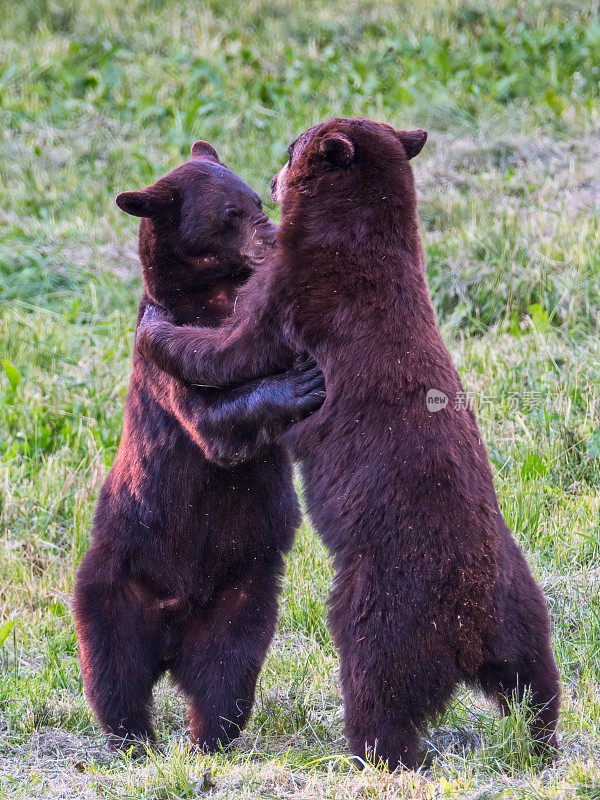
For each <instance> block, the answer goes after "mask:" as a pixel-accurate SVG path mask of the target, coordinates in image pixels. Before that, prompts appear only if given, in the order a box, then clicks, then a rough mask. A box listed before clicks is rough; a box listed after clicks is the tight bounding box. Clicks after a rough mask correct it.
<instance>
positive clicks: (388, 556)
mask: <svg viewBox="0 0 600 800" xmlns="http://www.w3.org/2000/svg"><path fill="white" fill-rule="evenodd" d="M425 140H426V133H425V132H424V131H401V130H395V129H394V128H392V127H391V126H389V125H384V124H381V123H377V122H374V121H372V120H368V119H362V118H359V119H334V120H330V121H328V122H325V123H323V124H320V125H317V126H315V127H314V128H311V129H310V130H308V131H306V132H305V133H304V134H302V135H301V136H300V137H299V138H298V139H297V141H296V142H295V143H294V144H293V145H292V146H291V147H290V150H289V153H290V158H289V161H288V163H287V164H286V166H285V167H284V168H283V169H282V170H281V171H280V172H279V173H278V175H277V176H276V177H275V178H274V180H273V183H272V193H273V197H274V199H276V200H280V201H282V204H283V205H282V222H281V227H280V230H279V235H278V236H279V242H280V249H279V251H277V252H276V253H275V254H273V256H271V257H270V259H269V260H268V261H267V262H266V263H265V264H264V266H262V267H261V269H260V270H257V272H256V273H255V274H254V275H253V277H252V278H251V279H250V281H249V282H248V284H247V286H246V287H245V290H244V293H243V298H242V302H241V303H240V304H238V309H237V312H236V313H235V314H234V315H233V316H232V317H231V318H230V319H229V320H228V321H227V322H226V323H225V325H224V326H223V328H222V329H220V330H208V329H206V328H205V329H201V328H182V327H178V326H176V325H173V324H170V323H169V322H168V321H165V320H164V318H163V317H162V315H161V314H160V312H159V311H157V310H153V309H148V311H147V313H146V316H145V319H144V320H143V321H142V323H141V325H140V328H139V329H138V347H139V349H140V351H141V352H142V353H144V355H145V356H146V357H147V358H149V359H150V360H152V361H154V363H156V364H157V365H158V366H160V367H161V368H162V369H164V370H166V371H167V372H169V373H170V374H172V375H176V376H178V377H179V378H181V379H183V380H187V381H192V382H197V381H206V382H210V383H213V384H214V385H221V386H226V385H231V384H234V383H235V382H239V381H246V380H251V379H252V378H254V377H256V376H257V375H259V374H261V373H262V372H264V371H265V370H276V369H277V368H278V366H280V364H281V362H280V361H279V359H280V358H281V352H282V348H284V351H283V352H286V349H289V350H297V351H299V352H304V351H306V352H308V353H310V354H311V355H312V356H313V357H314V358H315V360H316V361H317V363H318V364H319V366H320V367H321V369H322V370H323V372H324V375H325V380H326V384H327V399H326V401H325V404H324V405H323V407H322V408H321V409H320V410H319V411H318V412H317V413H316V414H314V415H313V416H311V417H309V418H308V419H307V420H305V421H304V422H302V423H300V424H299V425H298V426H296V427H295V428H294V429H292V430H290V431H289V433H288V434H287V436H286V440H287V441H288V442H289V443H290V445H291V447H292V452H293V454H294V456H295V457H296V458H298V459H299V460H300V463H301V471H302V477H303V485H304V492H305V499H306V504H307V508H308V512H309V514H310V516H311V519H312V521H313V523H314V526H315V528H316V530H317V531H318V533H319V534H320V535H321V536H322V537H323V539H324V541H325V543H326V545H327V546H328V548H329V549H330V551H331V552H332V554H333V557H334V566H335V571H336V575H335V581H334V586H333V589H332V592H331V596H330V598H329V623H330V627H331V631H332V634H333V638H334V641H335V643H336V645H337V647H338V649H339V653H340V662H341V681H342V689H343V694H344V701H345V707H346V714H345V724H346V733H347V737H348V740H349V743H350V747H351V749H352V751H353V752H354V753H355V754H356V755H357V756H359V757H360V758H365V757H366V758H367V759H369V760H372V761H374V762H376V763H377V762H379V761H381V762H383V763H384V764H386V765H387V766H388V767H389V768H390V769H394V768H395V767H397V766H399V765H403V766H406V767H412V768H416V767H418V766H419V765H420V764H422V763H423V753H422V751H421V747H420V741H419V733H420V731H422V730H423V729H424V728H425V725H426V723H427V722H428V720H430V719H432V718H433V717H435V715H436V714H437V713H439V712H441V711H443V709H444V708H445V706H446V705H447V703H448V701H449V700H450V698H451V696H452V694H453V692H454V690H455V689H456V687H457V685H458V684H459V683H460V682H465V683H467V684H469V685H474V686H479V687H480V688H482V689H483V691H484V692H486V693H487V694H488V695H489V696H491V697H493V698H494V699H495V700H496V701H497V703H498V705H499V707H500V709H501V710H502V711H503V712H506V711H507V710H508V708H509V706H508V704H507V700H510V699H511V698H512V697H513V696H516V697H522V696H523V694H524V692H525V691H526V690H528V696H529V699H530V703H531V709H532V721H531V733H532V735H533V737H534V738H535V741H536V743H537V747H538V749H539V750H540V752H541V753H544V754H546V753H551V752H552V750H553V749H554V748H555V746H556V735H555V729H556V724H557V719H558V709H559V695H560V688H559V680H558V674H557V670H556V665H555V662H554V657H553V654H552V650H551V647H550V622H549V618H548V611H547V607H546V603H545V600H544V597H543V595H542V592H541V591H540V589H539V587H538V586H537V584H536V582H535V580H534V579H533V577H532V575H531V572H530V571H529V568H528V566H527V562H526V561H525V558H524V556H523V554H522V552H521V550H520V549H519V547H518V545H517V544H516V542H515V540H514V539H513V537H512V536H511V533H510V531H509V529H508V527H507V525H506V523H505V521H504V519H503V518H502V514H501V512H500V509H499V507H498V502H497V499H496V494H495V491H494V485H493V480H492V474H491V470H490V466H489V463H488V459H487V455H486V452H485V447H484V445H483V443H482V440H481V435H480V433H479V430H478V427H477V423H476V420H475V415H474V413H473V412H472V411H471V409H469V408H463V407H462V406H461V404H459V403H455V399H456V398H457V396H458V395H459V393H461V392H462V391H463V389H462V386H461V382H460V379H459V376H458V373H457V372H456V369H455V368H454V366H453V364H452V360H451V358H450V355H449V353H448V351H447V350H446V348H445V346H444V343H443V341H442V338H441V336H440V333H439V330H438V327H437V324H436V320H435V314H434V311H433V307H432V304H431V299H430V296H429V291H428V287H427V283H426V279H425V269H424V258H423V250H422V246H421V240H420V236H419V231H418V224H417V208H416V206H417V203H416V192H415V185H414V177H413V173H412V169H411V166H410V163H409V162H410V159H412V158H413V157H414V156H416V155H417V154H418V153H419V152H420V150H421V148H422V147H423V145H424V143H425ZM431 389H435V390H438V391H441V392H443V393H444V394H446V395H447V397H448V398H449V403H448V404H447V406H446V407H445V408H444V409H442V410H439V411H435V412H432V411H430V410H429V409H428V407H427V394H428V392H429V390H431Z"/></svg>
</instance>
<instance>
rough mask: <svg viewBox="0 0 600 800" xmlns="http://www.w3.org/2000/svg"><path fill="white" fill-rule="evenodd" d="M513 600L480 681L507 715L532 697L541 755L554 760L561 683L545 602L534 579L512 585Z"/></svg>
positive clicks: (534, 731) (534, 734) (534, 730)
mask: <svg viewBox="0 0 600 800" xmlns="http://www.w3.org/2000/svg"><path fill="white" fill-rule="evenodd" d="M512 595H513V596H511V598H510V600H509V602H508V603H507V608H506V610H505V613H504V619H503V623H502V629H501V631H500V632H499V634H498V635H497V636H495V637H490V638H491V639H492V641H493V642H494V644H493V649H492V652H491V653H489V654H487V657H486V660H485V663H484V664H483V666H482V668H481V669H480V671H479V675H478V679H479V682H480V684H481V686H482V688H483V691H484V692H485V693H486V694H487V695H489V696H490V697H492V698H493V699H494V700H495V701H496V702H497V703H498V706H499V708H500V711H501V712H502V713H503V714H509V713H510V710H511V709H510V701H511V700H517V701H522V700H523V698H524V697H525V695H526V694H527V696H528V701H529V706H530V708H531V711H532V714H533V716H532V719H531V722H530V730H531V735H532V737H533V739H534V740H535V742H536V750H537V751H538V753H539V754H540V755H542V756H545V757H546V756H547V757H549V756H552V754H553V753H554V752H555V751H556V749H557V747H558V742H557V738H556V725H557V722H558V714H559V706H560V680H559V674H558V670H557V668H556V663H555V660H554V655H553V653H552V648H551V644H550V623H549V619H548V611H547V607H546V602H545V600H544V597H543V595H542V593H541V591H540V589H539V588H538V587H537V585H536V584H535V583H534V581H533V578H532V577H531V576H529V575H526V577H525V579H524V580H523V581H522V583H521V584H518V583H515V584H513V587H512Z"/></svg>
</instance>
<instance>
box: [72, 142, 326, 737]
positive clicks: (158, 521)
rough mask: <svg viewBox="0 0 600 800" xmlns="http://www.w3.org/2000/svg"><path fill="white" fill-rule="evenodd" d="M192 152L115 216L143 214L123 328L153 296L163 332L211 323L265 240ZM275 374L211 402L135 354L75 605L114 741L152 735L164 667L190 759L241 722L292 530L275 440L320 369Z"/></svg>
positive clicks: (228, 307) (259, 218) (198, 149)
mask: <svg viewBox="0 0 600 800" xmlns="http://www.w3.org/2000/svg"><path fill="white" fill-rule="evenodd" d="M192 154H193V156H194V158H193V160H191V161H189V162H188V163H186V164H184V165H183V166H181V167H179V168H178V169H176V170H174V171H173V172H171V173H170V174H169V175H167V176H165V177H164V178H161V179H160V180H159V181H158V182H157V183H155V184H154V185H153V186H150V187H149V188H147V189H144V190H142V191H138V192H124V193H122V194H120V195H119V196H118V197H117V205H118V206H119V207H120V208H122V209H123V210H124V211H127V212H128V213H130V214H134V215H136V216H139V217H142V220H141V224H140V236H139V250H140V256H141V261H142V270H143V278H144V286H145V296H144V299H143V300H142V303H141V305H140V313H139V317H141V316H142V314H143V311H144V308H145V306H146V304H147V302H149V301H151V302H152V303H154V304H156V305H158V306H160V307H161V308H162V309H164V310H165V311H167V312H168V313H169V314H170V315H172V318H173V319H174V321H175V322H177V323H179V324H182V323H186V324H190V323H192V324H203V325H216V324H218V323H219V322H220V321H221V320H222V319H223V318H224V317H225V316H226V315H227V314H229V313H230V312H231V311H232V309H233V306H234V302H235V297H236V295H237V292H238V290H239V288H240V286H241V284H242V282H243V281H244V280H245V279H246V278H247V277H248V275H249V274H250V272H251V270H252V268H253V265H254V264H255V263H256V261H257V260H260V259H262V258H264V257H265V255H266V254H267V253H268V252H269V251H270V250H272V249H273V247H274V243H275V230H276V229H275V226H273V225H272V224H271V223H270V222H269V221H268V218H267V216H266V215H265V214H264V213H263V211H262V208H261V204H260V199H259V197H258V195H257V194H256V193H255V192H253V191H252V190H251V189H250V188H249V187H248V186H247V185H246V184H245V183H243V182H242V181H241V180H240V179H239V178H238V177H237V176H236V175H234V174H233V173H232V172H230V171H229V170H228V169H226V168H225V167H224V166H223V165H222V164H220V162H219V160H218V157H217V154H216V153H215V151H214V149H213V148H212V147H211V146H210V145H208V144H206V143H202V142H198V143H196V145H194V147H193V148H192ZM139 317H138V319H139ZM290 365H291V362H288V363H286V364H283V362H282V363H281V367H278V370H277V372H280V374H278V375H274V376H272V377H268V378H265V379H260V380H257V381H254V382H253V383H250V384H248V385H245V386H239V387H238V388H232V389H228V390H226V391H220V390H217V389H214V388H207V387H204V388H202V387H193V386H187V385H184V384H182V383H180V382H179V381H176V380H174V379H173V378H170V377H169V376H168V375H165V374H164V373H162V372H161V371H160V370H159V369H157V368H156V367H155V366H154V365H153V364H151V363H149V362H147V361H146V360H144V359H143V358H142V356H140V355H139V354H138V353H137V352H136V353H134V356H133V372H132V375H131V382H130V385H129V392H128V395H127V402H126V406H125V420H124V425H123V433H122V438H121V443H120V447H119V451H118V453H117V456H116V459H115V463H114V465H113V468H112V469H111V471H110V474H109V476H108V478H107V480H106V482H105V484H104V486H103V487H102V491H101V493H100V498H99V500H98V505H97V508H96V515H95V521H94V530H93V534H92V536H93V541H92V546H91V548H90V549H89V550H88V552H87V553H86V555H85V557H84V559H83V562H82V564H81V567H80V568H79V571H78V573H77V578H76V582H75V587H74V603H73V606H74V615H75V621H76V627H77V635H78V639H79V648H80V655H81V666H82V672H83V679H84V685H85V690H86V695H87V697H88V699H89V702H90V704H91V706H92V708H93V710H94V711H95V713H96V714H97V716H98V719H99V720H100V722H101V724H102V726H103V727H104V728H105V730H106V731H107V732H108V733H109V734H110V741H111V743H112V744H113V745H115V746H129V745H130V744H131V742H132V740H140V739H141V740H149V741H153V740H154V738H155V734H154V730H153V727H152V723H151V717H150V704H151V696H152V687H153V684H154V683H155V682H156V680H157V679H158V677H159V676H160V675H161V674H162V673H163V672H164V671H165V670H169V671H170V673H171V676H172V677H173V679H174V680H175V682H176V683H177V684H178V685H179V686H180V687H181V689H182V690H183V691H184V692H185V693H186V694H187V695H188V696H189V698H190V700H191V714H190V716H191V732H192V736H193V738H194V739H195V740H196V741H197V742H198V743H199V744H200V745H202V746H204V747H205V748H207V749H214V748H216V747H217V746H218V745H225V744H227V743H228V742H229V741H230V740H231V739H232V738H233V737H235V736H236V735H237V734H238V733H239V731H240V729H241V728H242V727H243V725H244V724H245V722H246V720H247V718H248V715H249V713H250V709H251V707H252V701H253V697H254V688H255V683H256V679H257V676H258V672H259V670H260V667H261V665H262V663H263V660H264V657H265V653H266V650H267V647H268V645H269V643H270V641H271V637H272V635H273V632H274V628H275V622H276V618H277V598H278V593H279V583H280V577H281V574H282V570H283V554H284V553H285V552H286V551H287V550H288V549H289V548H290V545H291V542H292V538H293V535H294V531H295V529H296V527H297V525H298V523H299V520H300V515H299V508H298V501H297V498H296V493H295V491H294V488H293V484H292V472H291V466H290V460H289V456H288V454H287V452H286V451H285V450H284V449H283V448H282V447H281V446H280V445H277V444H274V441H275V439H276V438H277V436H278V435H279V434H280V433H281V432H282V431H283V430H284V429H285V428H286V427H287V426H288V425H289V424H291V423H292V422H294V421H295V420H299V419H302V418H304V417H305V416H306V415H307V414H309V413H311V412H312V411H314V410H316V409H317V408H318V407H319V406H320V405H321V404H322V402H323V380H322V374H321V373H320V372H319V371H318V369H316V367H315V366H314V365H313V364H311V363H310V362H307V361H305V362H303V363H302V365H301V366H299V367H298V368H297V369H295V370H291V371H288V372H281V370H283V369H287V368H288V367H290ZM242 462H244V463H242ZM229 465H235V466H232V467H231V468H230V469H227V468H224V467H225V466H229Z"/></svg>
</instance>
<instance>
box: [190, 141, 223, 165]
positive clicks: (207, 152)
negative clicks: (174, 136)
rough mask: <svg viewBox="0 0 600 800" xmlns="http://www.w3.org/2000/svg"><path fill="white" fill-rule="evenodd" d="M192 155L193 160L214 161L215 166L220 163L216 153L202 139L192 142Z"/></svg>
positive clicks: (208, 143)
mask: <svg viewBox="0 0 600 800" xmlns="http://www.w3.org/2000/svg"><path fill="white" fill-rule="evenodd" d="M192 155H193V156H194V158H207V159H208V160H209V161H216V163H217V164H220V163H221V162H220V160H219V156H218V154H217V151H216V150H215V148H214V147H213V146H212V144H210V142H205V141H203V140H202V139H198V141H197V142H194V144H193V145H192Z"/></svg>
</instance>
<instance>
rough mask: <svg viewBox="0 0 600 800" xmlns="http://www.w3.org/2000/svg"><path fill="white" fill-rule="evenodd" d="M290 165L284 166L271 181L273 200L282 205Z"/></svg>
mask: <svg viewBox="0 0 600 800" xmlns="http://www.w3.org/2000/svg"><path fill="white" fill-rule="evenodd" d="M287 172H288V164H286V165H285V166H283V167H282V168H281V169H280V170H279V172H278V173H277V175H275V177H274V178H273V180H272V181H271V200H273V202H274V203H281V201H282V199H283V193H284V192H285V185H286V179H287Z"/></svg>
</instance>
